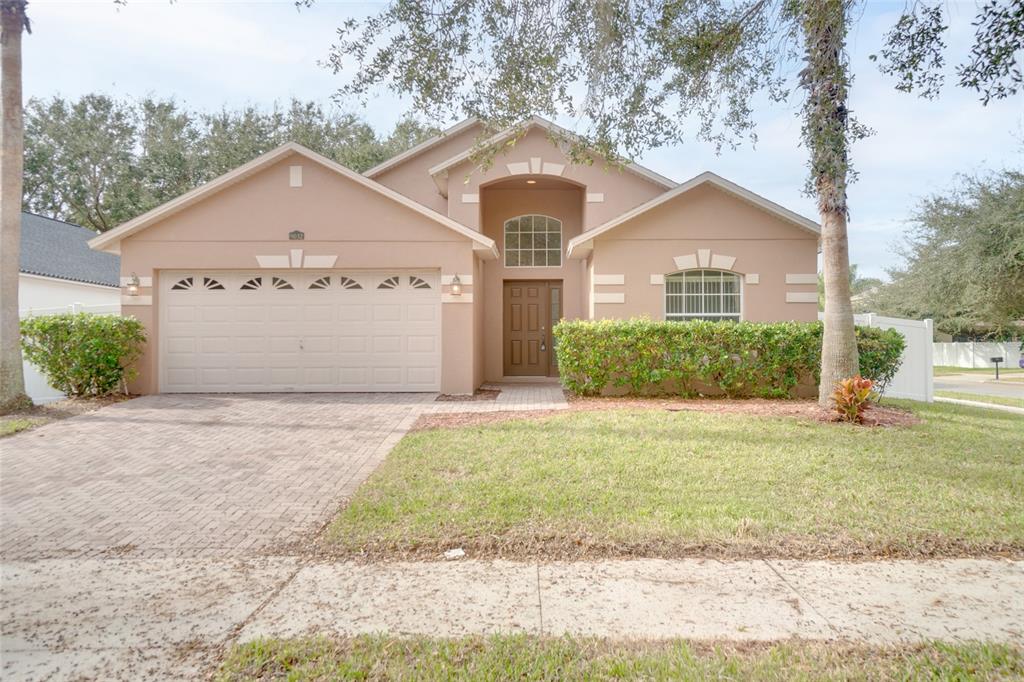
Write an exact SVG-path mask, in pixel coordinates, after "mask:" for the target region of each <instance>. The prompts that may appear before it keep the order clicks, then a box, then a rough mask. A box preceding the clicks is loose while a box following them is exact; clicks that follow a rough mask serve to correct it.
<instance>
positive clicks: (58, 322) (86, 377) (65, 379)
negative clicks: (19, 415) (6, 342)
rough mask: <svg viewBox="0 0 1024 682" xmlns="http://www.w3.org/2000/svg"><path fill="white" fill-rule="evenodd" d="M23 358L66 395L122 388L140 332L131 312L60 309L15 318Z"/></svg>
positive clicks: (142, 335)
mask: <svg viewBox="0 0 1024 682" xmlns="http://www.w3.org/2000/svg"><path fill="white" fill-rule="evenodd" d="M21 338H22V349H23V350H24V352H25V358H26V359H27V360H28V361H29V362H31V363H32V364H34V365H36V366H37V367H39V368H40V369H41V370H42V372H43V374H45V375H46V380H47V382H48V383H49V384H50V386H52V387H53V388H55V389H57V390H58V391H62V392H64V393H66V394H68V395H71V396H96V395H109V394H111V393H117V392H118V391H125V392H127V382H128V381H130V380H131V379H132V378H133V377H134V375H135V369H134V367H133V366H132V365H133V363H134V362H135V360H136V359H138V357H139V356H140V355H141V354H142V347H143V345H144V344H145V342H146V332H145V329H144V328H143V326H142V323H141V322H139V321H138V320H136V319H135V318H134V317H120V316H118V315H89V314H87V313H75V314H72V313H65V314H63V315H40V316H36V317H29V318H26V319H24V320H22V321H21Z"/></svg>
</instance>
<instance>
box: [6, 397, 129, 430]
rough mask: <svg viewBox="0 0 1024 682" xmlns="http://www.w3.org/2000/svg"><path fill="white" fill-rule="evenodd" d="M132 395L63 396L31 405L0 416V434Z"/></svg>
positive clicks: (82, 411)
mask: <svg viewBox="0 0 1024 682" xmlns="http://www.w3.org/2000/svg"><path fill="white" fill-rule="evenodd" d="M134 397H135V396H133V395H110V396H102V397H99V398H65V399H64V400H58V401H55V402H52V403H44V404H42V405H32V406H31V407H26V408H23V409H20V410H16V411H14V412H9V413H8V414H5V415H3V416H0V435H2V436H10V435H13V434H15V433H21V432H23V431H27V430H29V429H33V428H36V427H38V426H42V425H43V424H49V423H50V422H55V421H60V420H61V419H68V418H70V417H77V416H78V415H80V414H86V413H87V412H92V411H94V410H98V409H100V408H101V407H106V406H107V405H113V404H115V403H120V402H123V401H125V400H130V399H132V398H134Z"/></svg>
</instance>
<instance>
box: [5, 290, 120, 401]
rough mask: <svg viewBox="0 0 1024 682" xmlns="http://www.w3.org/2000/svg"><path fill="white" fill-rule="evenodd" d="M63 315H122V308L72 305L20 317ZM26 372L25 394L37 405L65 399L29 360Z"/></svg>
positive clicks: (26, 312)
mask: <svg viewBox="0 0 1024 682" xmlns="http://www.w3.org/2000/svg"><path fill="white" fill-rule="evenodd" d="M61 313H91V314H93V315H120V314H121V306H120V305H119V304H117V303H110V304H105V305H83V304H81V303H72V304H70V305H65V306H59V307H56V308H26V309H25V310H21V311H19V316H20V317H23V318H25V317H31V316H33V315H60V314H61ZM22 369H23V370H24V372H25V393H26V394H27V395H28V397H29V398H32V401H33V402H35V403H37V404H42V403H52V402H55V401H57V400H60V399H61V398H63V397H64V394H63V393H61V392H60V391H58V390H57V389H55V388H53V387H52V386H50V385H49V384H48V383H46V377H45V376H43V373H42V372H40V371H39V369H38V368H37V367H36V366H35V365H33V364H32V363H30V362H29V361H28V360H23V361H22Z"/></svg>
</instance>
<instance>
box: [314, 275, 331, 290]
mask: <svg viewBox="0 0 1024 682" xmlns="http://www.w3.org/2000/svg"><path fill="white" fill-rule="evenodd" d="M330 286H331V278H330V277H317V278H316V279H314V280H313V281H312V282H310V284H309V288H310V289H328V288H330Z"/></svg>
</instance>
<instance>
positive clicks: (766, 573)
mask: <svg viewBox="0 0 1024 682" xmlns="http://www.w3.org/2000/svg"><path fill="white" fill-rule="evenodd" d="M2 584H3V613H2V621H3V631H2V651H0V656H2V660H3V668H2V670H0V674H2V676H3V677H4V678H5V679H67V678H71V677H75V676H85V677H99V678H107V679H140V678H147V677H152V678H160V679H168V678H182V679H185V678H195V677H196V676H197V675H198V674H199V673H200V672H201V671H202V669H203V666H205V665H209V664H210V663H211V661H213V660H215V657H216V655H217V654H218V652H219V651H221V650H222V647H224V646H227V645H230V644H232V643H235V642H240V641H247V640H250V639H253V638H256V637H288V636H295V635H302V634H311V633H320V634H328V635H352V634H358V633H367V632H390V633H396V634H422V635H431V636H441V637H444V636H460V635H466V634H474V633H481V634H488V633H510V632H522V633H530V634H539V635H562V634H566V633H568V634H574V635H593V636H603V637H613V638H673V637H682V638H695V639H712V638H713V639H733V640H776V639H785V638H790V637H799V638H804V639H826V640H827V639H845V640H855V641H859V642H864V643H869V644H890V643H897V642H916V641H923V640H933V639H940V640H951V641H955V640H968V639H977V640H987V641H993V642H1007V643H1012V644H1017V645H1024V599H1022V598H1021V595H1022V594H1024V562H1019V561H1002V560H966V559H965V560H951V561H941V562H912V561H886V562H870V563H836V562H824V561H813V562H800V561H715V560H699V559H694V560H682V561H663V560H636V561H604V562H580V563H545V564H536V563H515V562H506V561H456V562H448V563H382V564H369V565H366V564H354V563H345V562H342V563H326V562H318V561H308V560H304V559H300V558H296V557H268V558H261V559H237V560H232V561H213V560H209V559H205V560H202V559H182V558H151V559H129V558H120V559H118V558H111V559H77V560H66V559H46V560H39V561H26V562H10V563H7V564H4V565H3V567H2Z"/></svg>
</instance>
